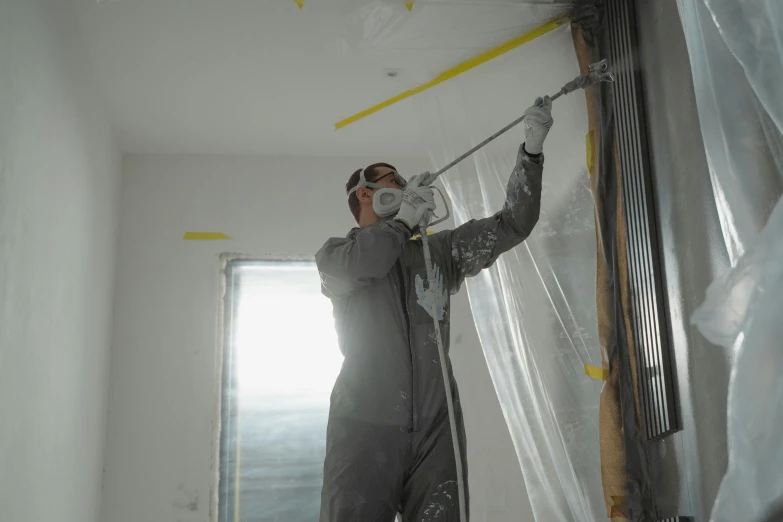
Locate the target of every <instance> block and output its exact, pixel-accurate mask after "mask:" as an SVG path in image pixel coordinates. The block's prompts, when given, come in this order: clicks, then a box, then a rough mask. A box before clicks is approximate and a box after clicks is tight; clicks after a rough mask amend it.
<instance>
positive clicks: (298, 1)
mask: <svg viewBox="0 0 783 522" xmlns="http://www.w3.org/2000/svg"><path fill="white" fill-rule="evenodd" d="M294 2H296V5H298V6H299V9H301V8H303V7H304V0H294Z"/></svg>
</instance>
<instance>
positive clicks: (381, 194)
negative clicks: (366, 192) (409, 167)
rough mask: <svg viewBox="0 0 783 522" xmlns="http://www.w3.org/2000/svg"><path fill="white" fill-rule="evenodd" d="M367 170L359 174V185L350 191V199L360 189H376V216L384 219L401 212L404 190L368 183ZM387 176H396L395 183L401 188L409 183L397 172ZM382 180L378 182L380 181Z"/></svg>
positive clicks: (374, 204) (374, 196)
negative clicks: (365, 174)
mask: <svg viewBox="0 0 783 522" xmlns="http://www.w3.org/2000/svg"><path fill="white" fill-rule="evenodd" d="M366 170H367V169H365V170H363V171H362V173H361V174H359V183H358V184H357V185H356V186H355V187H354V188H352V189H351V190H350V191H348V196H349V197H350V195H351V194H353V193H354V192H356V191H357V190H358V189H359V187H367V188H372V189H376V190H375V194H373V196H372V209H373V210H374V211H375V213H376V214H378V216H380V217H382V218H387V217H390V216H393V215H395V214H396V213H397V212H399V210H400V205H402V190H401V189H395V188H389V187H385V186H383V185H381V184H380V183H372V182H370V181H367V178H365V177H364V173H365V171H366ZM386 176H394V182H395V183H397V184H398V185H399V186H401V187H404V186H405V185H406V183H407V182H406V181H405V178H403V177H402V176H400V175H399V174H398V173H396V172H390V173H388V174H386ZM386 176H381V178H380V179H383V178H385V177H386ZM380 179H379V180H378V181H380Z"/></svg>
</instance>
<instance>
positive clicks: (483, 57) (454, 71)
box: [334, 4, 571, 130]
mask: <svg viewBox="0 0 783 522" xmlns="http://www.w3.org/2000/svg"><path fill="white" fill-rule="evenodd" d="M411 7H413V4H411ZM570 21H571V20H570V19H569V18H568V15H565V14H564V15H560V16H558V17H557V18H554V19H552V20H550V21H549V22H546V23H545V24H542V25H540V26H538V27H536V28H535V29H533V30H532V31H529V32H527V33H525V34H523V35H520V36H517V37H516V38H513V39H511V40H509V41H507V42H506V43H503V44H500V45H498V46H497V47H494V48H492V49H490V50H488V51H484V52H483V53H480V54H478V55H476V56H474V57H473V58H469V59H468V60H466V61H464V62H462V63H461V64H459V65H457V66H455V67H452V68H451V69H448V70H446V71H444V72H442V73H440V74H439V75H438V76H436V77H435V78H433V79H432V80H430V81H428V82H427V83H423V84H421V85H419V86H418V87H414V88H413V89H409V90H407V91H405V92H403V93H400V94H398V95H397V96H394V97H392V98H389V99H388V100H386V101H384V102H381V103H379V104H378V105H374V106H372V107H370V108H369V109H365V110H363V111H361V112H357V113H356V114H354V115H353V116H350V117H348V118H345V119H344V120H341V121H338V122H337V123H335V124H334V129H335V130H339V129H342V128H343V127H345V126H347V125H350V124H351V123H354V122H357V121H359V120H361V119H362V118H366V117H367V116H369V115H370V114H374V113H376V112H378V111H380V110H381V109H385V108H386V107H389V106H391V105H394V104H395V103H397V102H398V101H402V100H404V99H406V98H410V97H411V96H413V95H415V94H419V93H420V92H424V91H426V90H427V89H429V88H431V87H435V86H436V85H438V84H441V83H443V82H445V81H446V80H450V79H452V78H454V77H455V76H458V75H460V74H462V73H464V72H466V71H469V70H471V69H473V68H475V67H478V66H479V65H481V64H483V63H486V62H488V61H490V60H492V59H493V58H497V57H498V56H500V55H502V54H505V53H507V52H509V51H511V50H513V49H516V48H517V47H519V46H521V45H524V44H526V43H528V42H531V41H533V40H535V39H536V38H538V37H539V36H543V35H545V34H547V33H549V32H551V31H554V30H555V29H557V28H558V27H561V26H563V25H565V24H567V23H569V22H570Z"/></svg>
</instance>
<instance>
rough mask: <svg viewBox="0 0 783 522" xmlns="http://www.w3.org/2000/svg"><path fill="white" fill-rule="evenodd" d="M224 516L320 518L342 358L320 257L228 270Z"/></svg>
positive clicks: (267, 520) (289, 520)
mask: <svg viewBox="0 0 783 522" xmlns="http://www.w3.org/2000/svg"><path fill="white" fill-rule="evenodd" d="M223 327H224V340H225V344H224V350H223V352H224V353H223V393H222V407H221V434H220V481H219V492H218V493H219V494H218V512H219V517H218V520H219V522H236V521H248V522H249V521H253V522H256V521H263V522H317V521H318V511H319V506H320V498H321V482H322V480H323V461H324V454H325V451H326V423H327V419H328V415H329V396H330V394H331V391H332V386H333V385H334V381H335V379H336V378H337V375H338V374H339V372H340V366H341V364H342V360H343V358H342V355H341V354H340V350H339V348H338V345H337V335H336V333H335V330H334V319H333V316H332V305H331V303H330V302H329V300H328V299H326V298H325V297H323V296H322V295H321V292H320V279H319V276H318V271H317V270H316V267H315V263H313V262H299V261H233V262H230V263H229V264H228V266H227V269H226V296H225V302H224V325H223Z"/></svg>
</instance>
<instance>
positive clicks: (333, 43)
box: [74, 0, 559, 157]
mask: <svg viewBox="0 0 783 522" xmlns="http://www.w3.org/2000/svg"><path fill="white" fill-rule="evenodd" d="M74 1H75V2H76V6H77V12H78V16H79V21H80V24H81V26H82V30H83V33H84V37H85V40H86V43H87V46H88V48H89V52H90V54H91V58H92V60H93V64H94V67H95V73H96V76H97V81H98V83H99V85H100V88H101V92H102V95H103V96H104V97H105V99H106V102H107V104H108V108H109V111H110V115H111V118H112V123H113V126H114V130H115V134H116V136H117V138H118V140H119V142H120V146H121V148H122V150H123V151H124V152H129V153H214V154H282V155H308V156H316V155H317V156H372V155H380V154H384V155H387V156H386V157H388V156H397V157H399V156H409V157H415V156H421V155H423V154H425V152H426V150H427V148H428V146H429V144H427V143H426V137H422V136H421V133H419V132H417V131H416V126H417V123H416V122H417V110H416V107H417V106H416V103H412V102H410V101H408V102H402V103H400V104H398V105H396V106H395V107H392V108H390V109H386V110H385V111H383V112H382V113H379V114H377V115H374V116H371V117H369V118H367V119H365V120H363V121H361V122H359V123H356V124H353V125H351V126H349V127H347V128H345V129H343V130H340V131H334V128H333V125H334V123H335V122H336V121H338V120H341V119H343V118H345V117H347V116H350V115H351V114H353V113H355V112H358V111H360V110H362V109H365V108H368V107H370V106H372V105H374V104H376V103H378V102H380V101H383V100H385V99H386V98H389V97H391V96H393V95H396V94H398V93H399V92H401V91H403V90H405V89H407V88H410V87H413V86H414V85H416V84H417V83H419V81H420V80H421V79H422V78H425V77H427V76H431V75H432V74H433V72H437V71H439V70H442V69H444V68H446V67H449V66H452V65H455V64H456V63H459V62H460V61H461V60H464V59H465V58H466V57H468V56H471V55H473V54H476V52H478V51H480V50H483V49H486V48H488V47H489V46H491V45H495V44H497V43H499V42H502V41H505V40H506V39H508V38H510V37H513V36H515V35H516V34H519V33H521V32H522V31H523V30H525V29H529V28H530V27H532V26H535V25H537V24H538V23H540V22H541V21H542V20H546V19H548V18H549V17H551V16H552V13H554V12H555V11H556V10H557V9H559V8H557V7H555V6H552V5H551V4H552V2H549V1H543V2H537V3H534V4H531V3H530V2H520V1H514V0H505V1H503V0H500V1H498V0H487V1H481V0H472V1H467V0H429V1H427V0H419V1H417V2H416V4H415V6H414V10H413V11H411V12H408V11H407V10H406V9H405V7H404V5H403V0H374V1H372V0H305V3H304V8H303V9H299V8H298V6H297V5H296V3H295V2H294V1H293V0H113V1H108V2H107V1H106V0H99V1H96V0H74ZM347 43H349V44H351V45H350V46H348V45H346V44H347ZM391 67H393V68H397V69H400V73H399V75H398V76H397V77H394V78H390V77H388V76H387V75H386V70H387V69H388V68H391ZM503 101H504V100H500V99H496V98H494V97H492V96H489V97H488V98H487V100H486V103H494V104H497V103H503Z"/></svg>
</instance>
